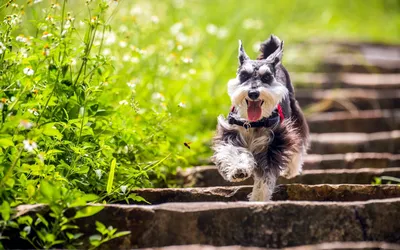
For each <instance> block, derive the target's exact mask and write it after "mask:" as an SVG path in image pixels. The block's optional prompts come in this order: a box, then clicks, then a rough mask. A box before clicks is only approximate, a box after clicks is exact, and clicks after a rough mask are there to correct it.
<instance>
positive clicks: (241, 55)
mask: <svg viewBox="0 0 400 250" xmlns="http://www.w3.org/2000/svg"><path fill="white" fill-rule="evenodd" d="M249 59H250V58H249V56H248V55H247V54H246V52H245V51H244V48H243V44H242V41H241V40H239V65H242V64H243V63H244V61H246V60H249Z"/></svg>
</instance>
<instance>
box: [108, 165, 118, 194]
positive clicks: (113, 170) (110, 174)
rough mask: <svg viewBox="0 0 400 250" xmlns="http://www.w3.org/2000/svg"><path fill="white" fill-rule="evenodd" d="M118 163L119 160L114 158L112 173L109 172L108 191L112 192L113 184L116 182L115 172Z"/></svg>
mask: <svg viewBox="0 0 400 250" xmlns="http://www.w3.org/2000/svg"><path fill="white" fill-rule="evenodd" d="M116 164H117V160H116V159H115V158H114V159H113V160H112V162H111V167H110V173H109V174H108V180H107V193H108V194H109V193H111V189H112V185H113V182H114V172H115V165H116Z"/></svg>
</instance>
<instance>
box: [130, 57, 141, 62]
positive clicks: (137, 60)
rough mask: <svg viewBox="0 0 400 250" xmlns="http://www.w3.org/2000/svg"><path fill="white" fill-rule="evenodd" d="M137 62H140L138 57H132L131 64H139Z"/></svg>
mask: <svg viewBox="0 0 400 250" xmlns="http://www.w3.org/2000/svg"><path fill="white" fill-rule="evenodd" d="M139 62H140V59H139V58H138V57H132V58H131V63H135V64H137V63H139Z"/></svg>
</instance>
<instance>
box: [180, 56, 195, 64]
mask: <svg viewBox="0 0 400 250" xmlns="http://www.w3.org/2000/svg"><path fill="white" fill-rule="evenodd" d="M181 60H182V62H184V63H187V64H190V63H193V59H192V58H190V57H183V58H181Z"/></svg>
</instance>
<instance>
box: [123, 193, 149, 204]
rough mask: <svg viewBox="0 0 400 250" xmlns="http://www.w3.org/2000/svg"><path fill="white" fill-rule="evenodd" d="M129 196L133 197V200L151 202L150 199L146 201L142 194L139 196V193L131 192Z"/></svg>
mask: <svg viewBox="0 0 400 250" xmlns="http://www.w3.org/2000/svg"><path fill="white" fill-rule="evenodd" d="M128 198H129V199H132V200H133V201H136V202H144V203H147V204H151V203H150V202H148V201H146V199H145V198H143V197H141V196H139V195H137V194H133V193H132V194H130V195H129V196H128Z"/></svg>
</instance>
